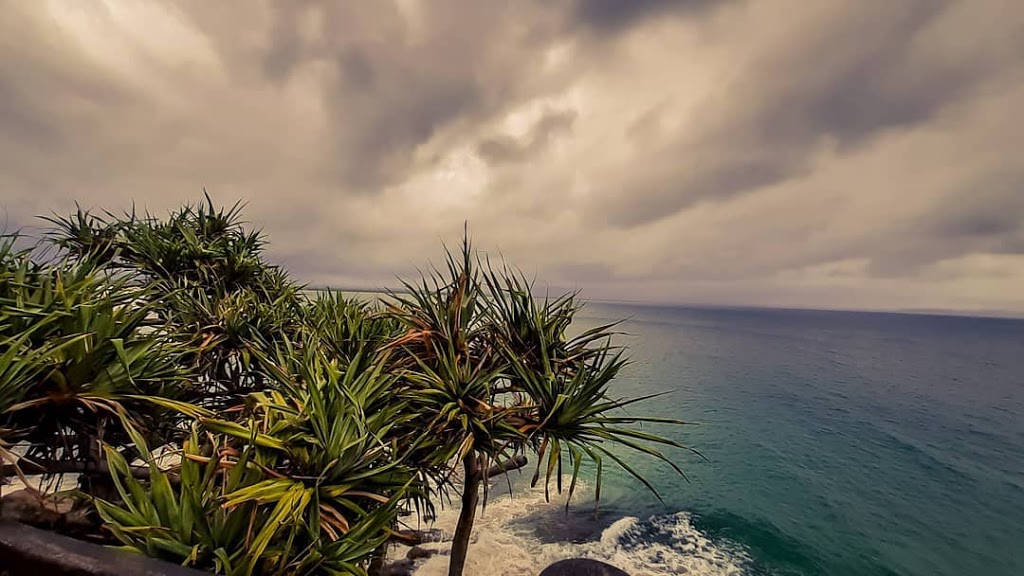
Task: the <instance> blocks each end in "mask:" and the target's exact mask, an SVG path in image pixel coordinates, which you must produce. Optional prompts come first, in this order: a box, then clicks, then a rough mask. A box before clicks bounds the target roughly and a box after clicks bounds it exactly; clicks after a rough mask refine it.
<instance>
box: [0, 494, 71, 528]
mask: <svg viewBox="0 0 1024 576" xmlns="http://www.w3.org/2000/svg"><path fill="white" fill-rule="evenodd" d="M60 516H61V515H60V512H58V511H57V510H56V509H55V507H54V505H53V504H52V503H51V502H47V501H46V500H44V499H42V498H40V497H39V496H37V495H35V494H33V493H31V492H29V491H28V490H18V491H15V492H11V493H10V494H8V495H6V496H4V497H3V499H2V500H0V518H3V519H4V520H13V521H15V522H21V523H22V524H29V525H32V526H53V525H54V524H56V523H57V521H58V520H60Z"/></svg>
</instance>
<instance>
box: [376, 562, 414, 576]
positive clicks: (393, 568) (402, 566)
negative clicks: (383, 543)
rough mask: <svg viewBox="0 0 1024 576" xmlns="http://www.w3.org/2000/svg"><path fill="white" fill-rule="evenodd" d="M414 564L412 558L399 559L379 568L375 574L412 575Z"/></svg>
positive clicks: (389, 575)
mask: <svg viewBox="0 0 1024 576" xmlns="http://www.w3.org/2000/svg"><path fill="white" fill-rule="evenodd" d="M415 569H416V564H415V563H413V561H412V560H399V561H398V562H392V563H391V564H388V565H387V566H385V567H383V568H381V569H380V572H379V573H378V575H377V576H412V571H413V570H415Z"/></svg>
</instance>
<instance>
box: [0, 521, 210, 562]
mask: <svg viewBox="0 0 1024 576" xmlns="http://www.w3.org/2000/svg"><path fill="white" fill-rule="evenodd" d="M204 574H206V573H205V572H199V571H197V570H191V569H188V568H182V567H181V566H177V565H175V564H171V563H168V562H161V561H160V560H154V559H152V558H147V557H145V556H142V555H140V554H133V553H131V552H124V551H121V550H114V549H111V548H104V547H103V546H97V545H95V544H89V543H88V542H82V541H79V540H74V539H72V538H68V537H66V536H61V535H59V534H55V533H53V532H47V531H46V530H40V529H38V528H32V527H31V526H26V525H24V524H18V523H17V522H10V521H2V520H0V576H202V575H204Z"/></svg>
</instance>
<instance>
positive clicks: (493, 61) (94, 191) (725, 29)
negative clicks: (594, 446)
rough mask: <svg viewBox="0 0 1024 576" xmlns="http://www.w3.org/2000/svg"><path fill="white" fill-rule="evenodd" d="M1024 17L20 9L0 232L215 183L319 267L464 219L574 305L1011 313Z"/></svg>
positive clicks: (933, 6) (3, 68) (1, 162)
mask: <svg viewBox="0 0 1024 576" xmlns="http://www.w3.org/2000/svg"><path fill="white" fill-rule="evenodd" d="M1022 10H1024V8H1022V7H1021V6H1020V5H1019V3H1017V2H1014V1H1012V0H978V1H976V2H971V3H957V2H941V1H940V2H936V1H909V2H899V3H886V2H880V1H879V2H862V3H843V2H815V3H807V2H800V1H798V0H771V1H766V2H738V1H728V2H726V1H721V2H713V1H710V0H707V1H696V0H695V1H680V2H668V1H658V0H647V1H637V2H607V1H604V0H566V1H564V2H521V3H507V2H497V1H495V2H476V1H467V0H461V1H460V0H442V1H438V2H424V1H423V0H395V1H394V2H390V1H382V2H374V3H358V2H323V1H319V0H302V1H301V2H292V3H271V2H267V3H256V4H249V3H246V4H244V5H243V4H235V3H231V2H222V3H221V2H219V3H214V4H210V3H208V2H202V1H199V0H181V1H180V2H175V3H163V2H156V1H147V0H139V1H137V2H127V1H126V2H123V3H111V4H110V5H109V6H108V5H103V6H100V5H96V6H92V5H84V4H82V3H79V2H74V1H72V0H66V1H64V2H59V1H57V2H51V3H30V2H22V3H16V2H11V3H7V4H5V6H4V18H3V19H0V200H2V204H0V206H2V215H3V222H4V223H5V225H6V227H7V228H8V229H11V228H17V227H26V226H29V227H31V226H36V227H38V225H39V222H38V221H37V220H36V219H35V218H34V216H35V215H38V214H49V213H51V212H67V211H69V210H71V209H73V207H74V204H73V202H74V201H76V200H77V201H79V202H80V203H81V204H82V205H83V206H84V207H95V208H109V209H112V210H115V211H117V210H122V209H127V208H128V207H130V206H131V204H132V203H133V202H135V203H136V204H137V205H138V206H139V207H140V209H142V208H147V209H150V210H152V211H154V212H157V213H160V212H163V211H165V210H168V209H170V208H171V207H173V206H175V205H177V204H179V203H180V202H182V201H186V200H195V199H197V198H198V197H199V195H200V194H201V189H202V187H203V186H206V187H207V188H208V189H209V190H210V191H211V192H212V194H213V195H214V197H215V198H216V199H217V200H219V201H221V202H224V203H230V202H233V201H234V200H236V199H245V200H247V201H248V204H249V208H248V210H247V215H248V216H249V218H250V219H251V220H252V222H253V223H254V224H255V225H258V226H261V227H263V228H264V229H265V230H266V232H267V234H268V236H269V239H270V241H271V244H270V250H271V256H272V257H273V258H275V259H277V260H278V261H280V262H281V263H283V264H284V265H286V266H288V267H289V268H290V269H292V270H293V271H294V272H295V273H296V275H297V276H299V277H300V278H301V279H303V280H305V281H309V282H312V283H314V284H332V283H333V284H337V285H344V286H358V287H376V286H380V285H381V284H386V283H391V282H392V279H393V277H394V274H396V273H402V274H407V273H409V272H411V271H413V270H415V267H416V266H424V265H425V264H426V263H427V262H428V261H429V260H430V259H432V258H433V259H435V260H436V258H437V255H438V252H439V247H440V244H441V242H442V241H452V240H453V239H455V238H456V237H457V236H458V234H459V233H460V231H461V229H462V224H463V222H465V221H467V220H468V221H469V222H470V227H471V230H472V231H473V233H474V237H475V239H476V242H477V245H478V246H479V247H481V248H483V249H486V250H488V251H490V252H491V253H494V254H497V253H498V250H499V249H500V251H501V253H503V254H504V255H505V256H507V257H508V259H509V260H510V261H512V262H515V263H518V264H520V265H521V266H522V267H523V268H524V270H526V272H527V273H528V274H529V275H534V274H536V275H537V277H538V280H539V282H540V283H541V284H543V283H545V282H548V283H550V284H552V285H557V286H563V287H582V288H585V289H586V294H589V295H591V296H595V297H607V298H615V299H647V300H657V301H702V302H722V303H748V304H770V305H776V304H778V305H804V306H829V307H832V306H835V307H877V308H899V307H904V306H911V305H912V306H915V307H930V308H955V309H978V308H998V309H1019V310H1024V300H1022V298H1024V172H1022V171H1020V170H1019V169H1016V168H1015V166H1016V165H1017V164H1018V163H1019V160H1018V158H1017V157H1016V156H1017V152H1016V151H1017V150H1019V149H1020V147H1021V145H1022V144H1024V142H1022V141H1021V139H1022V134H1024V120H1022V119H1021V117H1020V114H1019V102H1020V101H1022V99H1024V62H1022V61H1021V59H1020V57H1019V54H1021V53H1024V18H1021V16H1022V15H1024V11H1022ZM36 230H37V228H36Z"/></svg>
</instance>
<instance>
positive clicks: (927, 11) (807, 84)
mask: <svg viewBox="0 0 1024 576" xmlns="http://www.w3.org/2000/svg"><path fill="white" fill-rule="evenodd" d="M946 5H947V3H943V2H935V1H932V0H927V1H921V2H901V3H897V4H892V5H887V7H886V8H885V9H881V8H879V7H875V8H873V9H872V10H868V9H866V8H865V7H864V5H860V4H858V5H850V6H851V8H850V9H849V10H848V11H845V12H844V13H843V14H841V15H837V16H836V17H835V18H833V19H831V20H829V21H827V22H823V23H821V24H822V25H823V26H826V28H825V29H821V30H817V31H815V32H814V33H813V35H811V36H808V37H807V38H806V39H804V40H803V41H798V40H796V39H794V42H793V43H792V45H791V46H789V47H788V49H785V50H782V51H775V52H769V53H767V54H764V55H763V56H761V57H757V58H754V59H752V60H751V61H749V63H748V64H747V65H746V66H744V67H743V68H742V69H740V70H739V71H738V73H737V74H736V80H735V81H734V82H732V83H731V84H730V85H728V86H726V87H725V88H724V90H723V92H722V94H724V96H725V99H724V100H723V99H722V98H721V97H720V95H717V94H716V96H715V97H714V98H711V99H709V100H708V101H707V102H705V103H704V104H702V105H701V109H702V110H701V111H699V112H698V113H697V117H698V118H706V119H708V120H707V121H706V122H703V123H702V124H700V125H699V126H698V128H697V130H698V131H697V132H696V134H694V133H691V132H688V133H685V134H681V135H680V136H679V137H678V138H677V139H676V140H674V141H673V142H671V143H670V144H669V145H667V146H666V147H664V148H662V149H661V150H660V151H658V152H656V153H655V155H654V156H653V157H652V158H650V160H649V161H651V162H652V163H654V164H655V165H657V166H672V167H673V169H662V170H660V171H658V172H655V173H654V174H653V175H652V174H645V175H642V176H641V179H640V180H639V181H636V182H632V181H627V182H626V183H625V186H626V187H630V188H633V193H631V194H630V195H629V202H628V204H625V203H623V202H621V201H619V200H620V199H621V197H615V198H613V199H612V201H611V205H612V206H614V207H615V208H616V209H614V210H610V211H608V212H606V213H605V214H607V215H608V216H610V217H611V218H612V220H613V222H615V223H616V224H618V225H622V226H627V227H630V226H638V225H642V224H644V223H646V222H650V221H652V220H657V219H660V218H664V217H666V216H669V215H672V214H674V213H676V212H677V211H679V210H681V209H684V208H687V207H688V206H691V205H693V204H694V203H696V202H700V201H704V200H721V199H724V198H728V197H730V196H733V195H736V194H742V193H747V192H750V191H753V190H757V189H758V188H761V187H764V186H769V185H773V184H778V183H780V182H784V181H786V180H787V179H789V178H793V177H798V176H800V175H802V174H805V173H806V172H807V171H808V170H810V169H813V163H812V162H813V160H812V155H813V152H814V150H815V148H816V147H818V146H820V145H822V144H823V143H827V142H830V141H831V142H835V143H836V144H837V145H838V146H839V147H840V149H841V150H844V149H849V148H850V147H853V146H857V145H859V144H862V143H864V142H865V141H868V140H870V139H871V138H874V137H877V136H878V135H879V134H880V133H884V132H886V131H891V130H898V129H903V128H908V127H912V126H914V125H918V124H921V123H924V122H926V121H928V120H929V119H931V118H934V117H935V116H936V114H938V113H939V112H941V111H942V110H944V109H946V108H947V107H949V106H952V105H955V104H957V103H959V102H961V101H963V99H964V98H965V97H967V96H968V95H969V94H971V93H972V91H974V90H976V89H978V88H979V86H981V85H982V83H983V81H984V80H986V79H988V77H989V76H990V75H991V74H998V73H1004V72H1005V68H1000V67H999V66H996V64H1001V63H999V62H992V61H986V60H983V59H981V58H980V57H970V56H971V55H970V54H968V55H967V56H966V57H965V56H963V55H959V54H958V55H957V57H956V58H950V57H948V55H937V54H930V53H929V51H928V45H927V44H925V43H923V42H922V40H921V35H922V33H923V32H924V31H925V30H926V29H927V28H928V27H929V26H931V25H934V24H935V21H936V19H937V18H938V17H939V16H941V15H942V14H943V9H944V8H945V7H946ZM815 24H818V23H815ZM865 39H870V40H869V41H865ZM698 122H700V120H698ZM604 208H606V206H602V209H604Z"/></svg>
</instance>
